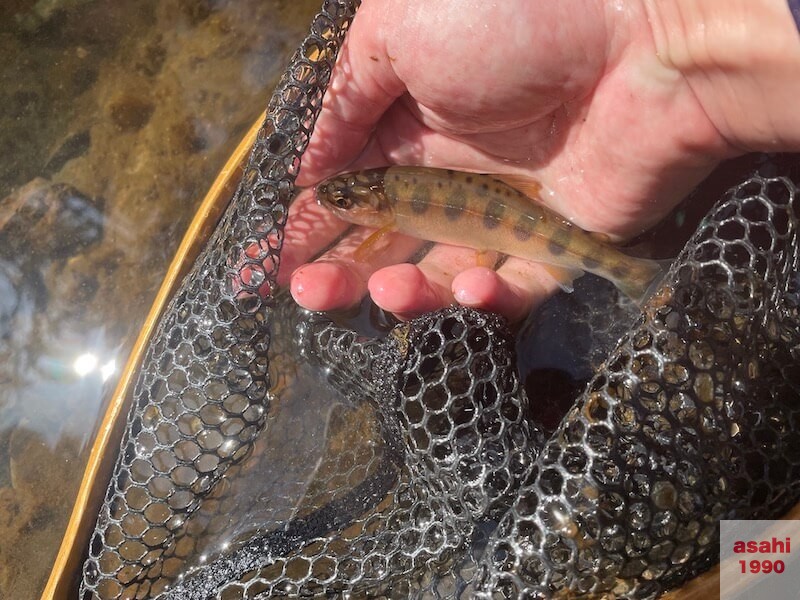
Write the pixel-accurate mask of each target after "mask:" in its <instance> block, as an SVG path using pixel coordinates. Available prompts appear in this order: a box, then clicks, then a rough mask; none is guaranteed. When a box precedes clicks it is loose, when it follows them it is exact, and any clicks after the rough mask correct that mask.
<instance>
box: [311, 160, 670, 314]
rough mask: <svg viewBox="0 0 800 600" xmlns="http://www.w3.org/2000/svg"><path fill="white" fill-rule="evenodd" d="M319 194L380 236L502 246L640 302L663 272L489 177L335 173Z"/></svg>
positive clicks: (418, 171) (402, 170) (404, 171)
mask: <svg viewBox="0 0 800 600" xmlns="http://www.w3.org/2000/svg"><path fill="white" fill-rule="evenodd" d="M316 195H317V201H318V202H319V203H320V204H321V205H323V206H325V207H326V208H328V209H329V210H330V211H332V212H333V213H334V214H335V215H337V216H338V217H339V218H341V219H343V220H345V221H348V222H350V223H355V224H357V225H365V226H367V227H376V228H378V230H379V235H380V234H382V233H385V232H389V231H398V232H400V233H404V234H407V235H410V236H412V237H416V238H420V239H423V240H429V241H432V242H440V243H444V244H451V245H454V246H466V247H468V248H474V249H476V250H479V251H485V250H496V251H498V252H502V253H504V254H508V255H511V256H517V257H519V258H524V259H526V260H530V261H535V262H540V263H546V264H550V265H555V266H556V267H560V268H562V269H567V270H568V271H570V272H572V273H574V274H577V275H580V274H581V272H582V271H589V272H591V273H594V274H595V275H599V276H601V277H604V278H606V279H609V280H610V281H612V282H613V283H614V284H615V285H616V286H617V287H618V288H619V289H620V290H621V291H622V292H623V293H625V294H626V295H627V296H629V297H630V298H631V299H633V300H634V301H636V302H639V303H641V302H643V300H645V296H646V295H647V293H648V292H649V291H650V288H651V286H652V285H653V283H654V282H655V281H656V279H657V278H658V277H659V276H660V275H663V272H664V271H663V268H662V266H661V264H660V263H658V262H656V261H652V260H647V259H641V258H633V257H631V256H627V255H625V254H623V253H621V252H619V251H618V250H616V249H615V248H613V247H612V246H610V245H609V244H606V243H603V242H602V241H600V240H599V239H598V238H597V236H594V235H592V234H589V233H587V232H585V231H583V230H582V229H580V228H578V227H576V226H574V225H573V224H572V223H570V222H569V221H566V220H565V219H564V218H562V217H561V216H559V215H558V214H556V213H555V212H553V211H552V210H550V209H548V208H546V207H545V206H544V205H543V204H540V203H538V202H536V201H534V200H532V199H531V198H529V197H528V196H526V195H525V194H523V193H522V192H520V191H519V190H517V189H516V188H514V187H511V186H510V185H508V184H506V183H504V182H502V181H500V180H498V179H495V178H493V177H491V176H489V175H476V174H472V173H463V172H459V171H451V170H445V169H432V168H428V167H388V168H383V169H371V170H366V171H357V172H354V173H345V174H342V175H337V176H335V177H331V178H329V179H326V180H325V181H323V182H321V183H320V184H318V185H317V188H316Z"/></svg>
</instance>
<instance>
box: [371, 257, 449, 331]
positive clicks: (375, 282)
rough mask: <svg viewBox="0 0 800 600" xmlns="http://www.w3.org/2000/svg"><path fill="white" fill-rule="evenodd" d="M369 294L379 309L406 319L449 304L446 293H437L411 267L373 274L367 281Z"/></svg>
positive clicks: (434, 287) (416, 268)
mask: <svg viewBox="0 0 800 600" xmlns="http://www.w3.org/2000/svg"><path fill="white" fill-rule="evenodd" d="M368 288H369V293H370V295H371V296H372V300H373V302H375V304H377V305H378V306H380V307H381V308H382V309H384V310H386V311H389V312H391V313H394V314H395V315H397V316H398V317H400V318H402V319H407V318H410V317H413V316H416V315H419V314H422V313H424V312H428V311H431V310H436V309H438V308H442V307H443V306H446V305H447V304H449V303H450V299H449V293H448V291H447V290H443V289H440V287H439V286H438V285H436V284H435V283H432V282H431V281H429V280H428V278H427V277H426V276H425V273H423V272H422V270H421V269H420V268H419V267H417V266H416V265H412V264H407V263H406V264H400V265H393V266H391V267H386V268H384V269H380V270H379V271H376V272H375V273H374V274H373V275H372V277H370V279H369V283H368Z"/></svg>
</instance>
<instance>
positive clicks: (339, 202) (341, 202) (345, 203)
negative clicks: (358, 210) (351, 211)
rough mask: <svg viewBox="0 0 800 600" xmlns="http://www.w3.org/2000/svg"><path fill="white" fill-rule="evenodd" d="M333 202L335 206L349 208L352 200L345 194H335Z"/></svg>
mask: <svg viewBox="0 0 800 600" xmlns="http://www.w3.org/2000/svg"><path fill="white" fill-rule="evenodd" d="M333 204H334V206H336V207H337V208H350V207H351V206H352V205H353V202H352V200H350V198H348V197H346V196H340V195H336V196H334V198H333Z"/></svg>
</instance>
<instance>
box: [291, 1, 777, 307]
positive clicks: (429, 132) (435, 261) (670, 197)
mask: <svg viewBox="0 0 800 600" xmlns="http://www.w3.org/2000/svg"><path fill="white" fill-rule="evenodd" d="M764 1H765V2H768V1H772V0H764ZM787 13H788V11H787ZM656 16H658V15H656ZM653 19H654V14H653V10H652V7H651V6H650V3H648V2H629V3H617V2H602V1H597V2H588V3H587V2H577V1H574V2H557V3H556V2H552V3H530V2H527V1H526V0H509V1H508V2H504V3H496V4H495V3H485V2H481V1H478V0H469V1H466V0H442V1H440V2H437V3H429V2H424V1H423V0H406V1H404V2H399V1H395V2H388V1H385V0H371V1H370V0H367V1H366V2H365V3H364V5H363V6H362V8H361V9H360V11H359V14H358V16H357V17H356V19H355V22H354V24H353V27H352V31H351V32H350V33H349V36H348V41H347V44H346V46H345V48H344V49H343V51H342V55H341V56H340V59H339V62H338V63H337V66H336V69H335V71H334V78H333V81H332V83H331V88H330V90H329V92H328V96H327V97H326V102H325V107H324V109H323V112H322V114H321V116H320V119H319V121H318V124H317V128H316V131H315V133H314V135H313V137H312V141H311V144H310V146H309V148H308V150H307V151H306V153H305V155H304V157H303V165H302V169H301V174H300V178H299V180H298V183H299V184H300V185H309V184H312V183H315V182H316V181H318V180H319V179H321V178H322V177H324V176H327V175H331V174H333V173H336V172H339V171H342V170H345V169H346V170H354V169H359V168H367V167H376V166H382V165H387V164H415V165H428V166H437V167H448V168H456V169H461V170H470V171H476V172H483V173H509V174H515V175H521V176H528V177H531V178H535V179H536V180H539V181H541V182H542V183H543V184H544V185H545V186H546V188H548V189H550V190H552V192H553V193H552V195H551V196H546V197H545V198H544V200H545V202H546V203H548V204H549V205H550V206H551V208H553V209H555V210H556V211H557V212H558V213H560V214H561V215H563V216H565V217H566V218H568V219H570V220H571V221H573V222H574V223H575V224H577V225H578V226H580V227H582V228H583V229H586V230H590V231H599V232H604V233H607V234H610V235H612V236H620V237H626V236H631V235H634V234H636V233H639V232H640V231H643V230H644V229H646V228H647V227H649V226H650V225H652V224H654V223H655V222H657V221H658V220H659V219H660V218H662V217H663V216H664V215H665V214H666V213H667V212H668V211H669V210H670V209H671V208H672V207H673V206H674V204H675V203H676V202H677V201H678V200H679V199H680V198H682V197H683V195H684V194H685V193H686V192H687V191H688V190H689V189H691V187H693V186H694V185H695V184H696V183H697V182H698V181H699V180H700V179H702V178H703V177H704V176H705V175H706V174H707V173H708V172H709V171H710V170H711V169H712V168H713V166H714V165H715V164H716V163H717V162H718V161H719V160H720V159H721V158H723V157H726V156H732V155H734V154H737V153H739V150H738V149H737V147H736V146H735V145H734V144H733V143H731V141H730V140H731V137H732V136H731V135H730V134H728V135H727V136H726V135H723V133H722V128H721V127H720V123H719V122H718V121H715V119H714V116H713V115H710V114H709V113H708V112H707V110H706V106H707V104H708V103H707V102H706V103H705V104H704V103H701V101H700V100H699V99H698V95H697V94H696V93H695V90H696V87H697V86H696V85H695V86H693V84H692V81H691V80H690V79H689V78H687V77H685V76H684V75H682V74H681V72H679V71H678V70H677V69H675V68H673V67H672V66H671V65H668V64H665V63H664V62H662V60H661V59H660V58H659V56H658V55H657V52H656V51H657V49H658V46H659V35H658V32H656V34H654V29H653V28H651V22H652V21H653ZM660 23H661V24H662V25H663V22H660ZM662 41H663V40H662ZM725 133H728V132H725ZM734 141H735V140H734ZM345 229H346V225H345V224H344V223H341V222H339V221H338V220H337V219H336V218H334V217H333V216H332V215H330V214H329V213H327V211H325V209H323V208H321V207H318V206H316V205H315V204H314V202H313V198H312V194H311V193H310V190H309V191H306V192H305V193H304V194H302V195H301V197H300V198H298V200H297V201H296V202H295V204H294V205H293V207H292V210H291V212H290V218H289V224H288V226H287V231H286V244H285V247H284V251H283V258H282V261H283V262H282V266H281V273H280V278H279V281H280V282H281V283H284V284H285V283H288V280H289V275H290V274H291V290H292V293H293V295H294V297H295V299H296V300H297V301H298V303H300V304H301V305H303V306H305V307H307V308H310V309H314V310H329V309H334V308H343V307H347V306H350V305H354V304H356V303H357V302H358V301H359V300H360V299H361V297H362V296H363V295H364V294H366V293H367V291H369V293H370V294H371V295H372V298H373V300H374V301H375V303H376V304H378V305H379V306H381V307H382V308H384V309H386V310H388V311H390V312H394V313H396V314H398V315H399V316H401V317H410V316H414V315H415V314H418V313H421V312H425V311H428V310H432V309H435V308H438V307H440V306H444V305H447V304H450V303H452V302H453V301H457V302H459V303H460V304H464V305H468V306H476V307H480V308H486V309H489V310H494V311H497V312H500V313H502V314H505V315H506V316H508V317H510V318H511V319H516V318H520V317H522V316H524V314H526V313H527V312H528V311H529V310H530V308H531V307H532V306H533V305H535V303H536V302H538V301H540V300H541V299H543V298H545V297H546V296H547V295H548V294H549V293H550V292H551V291H553V290H554V289H555V288H556V283H555V282H554V281H553V280H552V279H551V278H550V277H549V276H548V275H547V274H546V273H545V272H544V271H543V270H542V268H541V267H540V266H539V265H537V264H535V263H531V262H528V261H524V260H521V259H517V258H510V259H508V260H507V261H506V262H505V263H504V264H503V265H502V266H501V267H500V268H499V269H498V270H497V271H496V272H495V271H492V270H489V269H486V268H481V267H476V266H475V264H476V262H475V252H474V251H473V250H467V249H463V248H455V247H452V246H444V245H438V246H435V247H434V248H433V249H432V250H431V251H430V252H429V253H428V254H427V255H426V256H425V257H424V258H423V259H422V260H421V261H420V262H419V263H418V264H417V265H411V264H406V263H405V261H406V260H407V259H408V258H409V257H410V256H411V255H412V254H414V253H415V251H416V250H417V248H418V247H419V245H420V243H419V242H418V241H416V240H412V239H409V238H405V237H403V236H400V235H394V237H393V239H392V241H391V243H390V245H389V246H388V248H387V249H386V250H385V251H381V252H376V253H375V254H374V255H373V256H371V257H370V258H369V260H367V261H366V262H360V261H355V260H354V259H353V257H352V254H353V251H354V250H355V248H356V247H357V246H358V245H359V243H360V241H361V240H363V239H364V238H365V237H366V235H368V232H366V231H356V232H354V233H352V234H350V235H347V236H345V237H344V238H343V239H342V240H341V241H340V242H339V243H338V244H337V245H336V246H335V247H334V248H333V249H332V250H330V251H329V252H327V253H325V254H324V255H323V256H322V257H321V258H320V259H318V260H317V261H315V262H313V263H311V264H303V263H305V261H307V260H308V259H309V258H310V257H311V256H313V255H315V254H316V253H317V252H319V251H320V250H322V249H323V248H324V247H326V246H327V245H329V244H330V243H331V242H332V241H333V240H334V239H336V238H337V236H339V235H341V234H342V232H343V231H344V230H345Z"/></svg>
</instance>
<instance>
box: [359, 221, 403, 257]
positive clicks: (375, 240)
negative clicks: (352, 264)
mask: <svg viewBox="0 0 800 600" xmlns="http://www.w3.org/2000/svg"><path fill="white" fill-rule="evenodd" d="M392 231H394V225H393V224H389V225H384V226H383V227H381V228H380V229H378V230H377V231H374V232H372V233H371V234H370V235H369V237H367V238H366V239H365V240H364V241H363V242H361V243H360V244H359V245H358V248H356V249H355V251H354V252H353V258H354V259H355V260H356V261H358V262H367V261H368V259H369V256H370V255H371V254H372V253H374V252H375V247H376V246H377V245H378V244H379V243H380V241H381V240H382V239H384V238H385V237H386V236H387V235H388V234H390V233H391V232H392Z"/></svg>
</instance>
